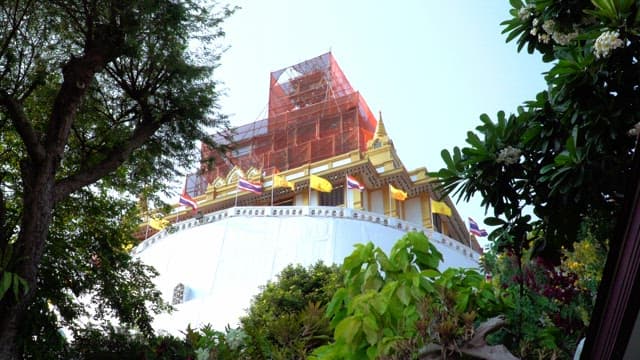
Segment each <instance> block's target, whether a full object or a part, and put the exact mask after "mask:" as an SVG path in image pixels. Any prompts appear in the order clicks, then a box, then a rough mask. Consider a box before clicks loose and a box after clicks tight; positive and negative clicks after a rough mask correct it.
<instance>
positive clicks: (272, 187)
mask: <svg viewBox="0 0 640 360" xmlns="http://www.w3.org/2000/svg"><path fill="white" fill-rule="evenodd" d="M275 181H276V176H275V174H271V206H273V189H275V187H276V186H275V185H276V183H275Z"/></svg>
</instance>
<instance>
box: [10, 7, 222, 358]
mask: <svg viewBox="0 0 640 360" xmlns="http://www.w3.org/2000/svg"><path fill="white" fill-rule="evenodd" d="M0 8H1V10H2V11H0V24H1V25H2V26H1V27H0V28H2V31H0V40H1V42H2V44H3V46H2V47H0V68H2V72H1V73H0V134H2V135H1V136H0V164H2V165H1V166H0V253H1V254H2V263H1V264H0V266H1V268H0V289H3V291H2V293H3V294H2V296H1V297H0V357H2V358H10V359H11V358H17V357H18V356H19V352H20V351H23V350H24V349H25V347H26V350H25V351H26V352H27V353H35V351H38V350H37V349H39V346H45V345H44V344H45V343H46V344H49V341H45V339H44V335H43V334H55V333H56V331H57V328H58V327H59V326H61V325H71V324H73V323H74V321H76V320H77V319H78V318H79V317H80V316H81V315H83V309H82V307H83V304H82V303H80V302H79V301H78V299H77V298H78V297H79V296H86V297H89V299H91V300H92V301H95V307H96V310H97V312H96V315H97V317H98V319H97V320H100V319H104V318H105V317H108V316H112V315H113V316H116V317H117V318H119V319H120V320H122V321H123V323H125V324H131V325H134V326H136V327H137V328H138V329H140V330H142V331H143V332H144V333H145V334H147V335H149V332H150V327H149V319H150V315H149V313H148V311H149V309H147V308H146V306H145V304H146V303H147V302H148V303H149V304H150V305H151V309H150V310H152V311H157V310H161V309H162V308H163V305H161V304H160V303H159V297H158V295H157V293H155V292H154V291H153V290H152V289H151V285H152V284H151V281H150V276H152V275H153V272H152V271H151V270H150V269H147V268H145V267H143V266H141V265H140V264H137V263H135V262H133V261H132V260H131V259H130V257H129V256H128V255H127V254H126V253H125V252H123V251H122V248H123V247H126V246H130V244H131V241H132V239H131V238H130V237H129V235H128V234H130V233H131V230H132V227H131V224H132V222H134V221H135V212H134V211H132V204H131V203H132V201H131V200H132V199H133V198H134V197H135V196H136V195H138V194H140V193H145V194H143V195H145V196H147V197H150V198H151V199H153V198H154V196H153V194H155V193H156V192H157V191H158V190H161V189H164V186H165V185H163V184H166V183H168V181H167V180H168V179H170V178H171V177H172V176H174V175H175V174H176V169H177V168H180V166H185V165H188V164H190V163H191V161H192V160H193V159H194V156H195V148H196V147H195V145H196V142H197V141H199V140H202V141H203V142H205V143H207V144H209V145H210V146H212V147H213V148H215V149H221V148H223V147H224V146H220V145H219V144H215V143H214V141H213V131H214V130H215V129H217V128H226V126H227V122H226V119H225V118H224V117H223V116H221V115H220V114H219V113H218V109H217V99H218V91H217V83H216V81H215V80H213V79H212V74H213V70H214V69H215V67H216V66H217V62H218V60H219V56H220V53H221V48H220V47H219V45H218V43H217V41H218V39H219V38H220V37H221V36H222V35H223V32H222V30H221V28H220V26H221V23H222V21H223V20H224V19H225V18H227V17H228V16H229V15H230V14H231V13H232V12H233V9H229V8H227V7H223V8H220V7H218V6H217V5H216V4H215V3H213V2H209V1H186V2H175V1H169V0H152V1H139V0H126V1H120V0H118V1H76V0H53V1H46V2H40V1H33V0H18V1H14V2H12V3H11V4H3V5H1V6H0ZM116 194H118V195H117V196H116ZM125 199H128V200H129V201H126V200H125ZM156 199H157V197H156ZM9 255H10V256H9ZM8 279H10V280H11V281H10V284H9V280H8ZM7 285H9V287H10V288H11V289H10V290H8V289H9V288H7ZM5 288H6V289H5ZM16 295H19V296H16ZM26 320H30V321H26ZM18 334H20V335H18ZM53 338H55V336H54V337H52V338H51V339H53ZM36 343H37V344H36ZM38 344H39V345H38ZM29 347H32V349H36V350H34V351H33V352H32V351H31V350H30V349H29Z"/></svg>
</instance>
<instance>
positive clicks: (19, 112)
mask: <svg viewBox="0 0 640 360" xmlns="http://www.w3.org/2000/svg"><path fill="white" fill-rule="evenodd" d="M0 104H2V106H4V107H5V108H6V109H7V114H8V115H9V118H10V119H11V122H12V123H13V126H15V127H16V130H17V131H18V134H19V135H20V138H21V139H22V141H24V145H25V148H26V150H27V154H29V157H30V158H31V159H32V160H34V161H37V162H39V161H42V160H43V159H44V157H45V155H46V154H45V148H44V146H43V145H42V143H41V142H40V139H39V136H38V133H37V132H36V130H35V129H34V128H33V126H31V122H30V121H29V119H28V118H27V114H25V113H24V109H23V108H22V104H20V103H18V101H16V99H14V98H13V97H12V96H10V95H9V94H7V93H6V92H5V91H4V90H2V91H0Z"/></svg>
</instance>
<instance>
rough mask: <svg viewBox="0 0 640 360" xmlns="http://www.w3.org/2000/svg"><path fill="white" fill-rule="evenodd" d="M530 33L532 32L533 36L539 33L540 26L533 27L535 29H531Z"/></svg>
mask: <svg viewBox="0 0 640 360" xmlns="http://www.w3.org/2000/svg"><path fill="white" fill-rule="evenodd" d="M529 34H531V35H533V36H536V35H538V28H533V29H531V31H529Z"/></svg>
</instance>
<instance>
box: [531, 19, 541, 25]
mask: <svg viewBox="0 0 640 360" xmlns="http://www.w3.org/2000/svg"><path fill="white" fill-rule="evenodd" d="M538 23H540V19H538V18H535V19H533V23H532V24H531V25H533V27H536V26H538Z"/></svg>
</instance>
